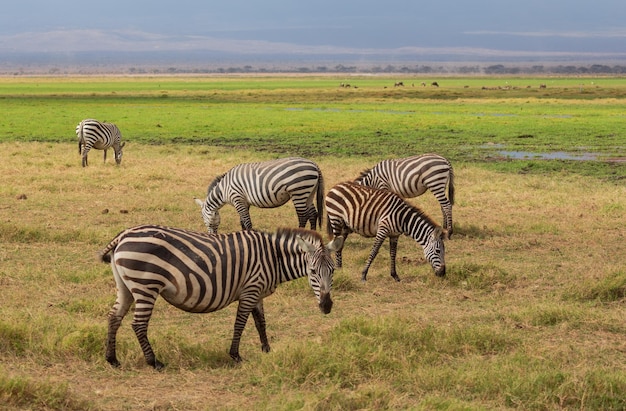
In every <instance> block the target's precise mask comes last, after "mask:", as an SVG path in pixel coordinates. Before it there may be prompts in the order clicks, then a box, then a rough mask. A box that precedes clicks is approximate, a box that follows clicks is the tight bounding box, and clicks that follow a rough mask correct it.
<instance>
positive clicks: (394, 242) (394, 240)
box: [389, 236, 400, 281]
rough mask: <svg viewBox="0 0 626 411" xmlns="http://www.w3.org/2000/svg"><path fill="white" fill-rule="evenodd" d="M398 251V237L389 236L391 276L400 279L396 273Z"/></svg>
mask: <svg viewBox="0 0 626 411" xmlns="http://www.w3.org/2000/svg"><path fill="white" fill-rule="evenodd" d="M397 253H398V237H396V236H393V237H389V260H390V261H389V263H390V264H391V276H392V277H393V279H394V280H396V281H400V277H398V274H397V273H396V255H397Z"/></svg>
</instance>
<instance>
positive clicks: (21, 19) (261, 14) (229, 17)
mask: <svg viewBox="0 0 626 411" xmlns="http://www.w3.org/2000/svg"><path fill="white" fill-rule="evenodd" d="M624 16H626V1H624V0H596V1H593V2H592V1H589V0H584V1H583V0H543V1H540V0H525V1H510V0H472V1H468V0H436V1H420V0H407V1H399V0H387V1H384V2H383V1H380V0H377V1H372V0H360V1H356V0H347V1H341V0H335V1H330V0H318V1H316V2H304V1H297V0H294V1H286V0H265V1H263V2H255V1H254V0H247V1H242V0H228V1H221V2H214V1H198V0H196V1H189V0H178V1H175V2H172V1H162V0H151V1H144V0H138V1H134V0H126V1H119V0H109V1H97V2H94V1H86V0H82V1H78V0H63V1H61V2H53V1H50V0H19V1H10V2H5V4H3V7H2V10H1V11H0V51H2V52H5V51H55V52H73V51H84V50H109V51H150V50H177V51H184V50H217V51H227V50H230V51H233V52H237V53H260V54H263V53H294V54H298V53H308V54H316V53H318V54H324V53H325V54H333V53H337V54H340V53H356V54H367V53H396V54H398V53H399V54H401V53H418V54H419V53H420V52H431V53H437V52H441V53H452V54H454V53H464V54H469V55H472V54H476V55H502V56H534V55H542V54H551V55H554V54H556V55H560V54H562V55H568V56H572V57H575V56H576V55H580V56H594V55H598V56H609V57H611V56H613V57H620V58H625V57H626V18H625V17H624Z"/></svg>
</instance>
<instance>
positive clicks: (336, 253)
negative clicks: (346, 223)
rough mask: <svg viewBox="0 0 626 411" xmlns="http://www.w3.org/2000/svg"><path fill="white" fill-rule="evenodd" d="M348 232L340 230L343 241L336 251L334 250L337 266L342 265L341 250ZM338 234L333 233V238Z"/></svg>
mask: <svg viewBox="0 0 626 411" xmlns="http://www.w3.org/2000/svg"><path fill="white" fill-rule="evenodd" d="M348 234H349V233H347V232H342V233H341V235H342V236H343V243H342V244H341V247H339V249H338V250H337V251H335V266H336V267H337V268H341V267H342V266H343V255H342V251H343V246H344V245H345V244H346V240H347V239H348ZM338 235H339V234H335V235H333V240H334V239H335V238H336V237H337V236H338Z"/></svg>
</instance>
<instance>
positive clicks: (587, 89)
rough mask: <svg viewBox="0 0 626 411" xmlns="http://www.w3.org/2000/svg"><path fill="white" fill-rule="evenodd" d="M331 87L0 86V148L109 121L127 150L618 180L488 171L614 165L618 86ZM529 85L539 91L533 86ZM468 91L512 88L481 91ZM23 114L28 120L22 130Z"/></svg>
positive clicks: (590, 171) (329, 81) (59, 137)
mask: <svg viewBox="0 0 626 411" xmlns="http://www.w3.org/2000/svg"><path fill="white" fill-rule="evenodd" d="M340 81H341V79H339V78H328V77H318V78H316V77H293V78H277V77H259V78H245V77H244V78H239V77H235V78H219V77H218V78H194V77H190V78H176V77H170V78H168V77H164V78H163V77H161V78H159V77H157V78H151V77H146V78H144V77H140V78H121V79H110V78H78V79H76V78H67V79H66V78H60V79H59V78H36V79H30V80H21V81H17V80H15V79H0V108H1V109H2V111H3V113H4V117H3V120H2V121H0V140H1V141H52V142H60V141H73V140H75V135H74V127H75V125H76V124H77V123H78V122H79V121H80V120H81V119H83V118H87V117H94V118H98V119H101V120H107V121H112V122H115V123H116V124H118V126H119V127H120V129H121V130H122V133H123V135H124V137H125V139H127V140H128V141H129V142H131V143H133V142H142V143H150V144H155V143H156V144H163V143H169V142H176V143H192V144H208V145H214V146H224V147H230V148H247V147H253V146H254V147H257V148H262V149H263V150H267V151H268V152H272V153H284V154H293V153H299V154H303V155H311V156H315V155H340V156H355V155H356V156H360V155H363V154H366V155H372V156H385V157H389V156H399V155H401V154H402V153H405V152H430V151H435V152H439V153H444V154H445V155H446V156H447V157H449V158H450V159H451V160H454V161H473V162H474V161H478V162H483V163H486V164H489V166H490V167H492V168H497V169H503V170H505V171H516V172H542V173H545V172H551V171H555V169H556V170H567V171H576V170H578V172H580V173H582V174H586V175H599V174H605V175H608V176H610V178H613V179H620V178H624V177H625V175H624V172H623V167H616V166H615V165H614V164H613V163H606V162H602V163H597V162H595V163H593V162H580V161H557V162H551V163H550V164H545V162H544V163H541V162H539V163H533V164H532V165H531V164H528V163H520V162H515V163H514V164H507V162H506V161H495V164H493V163H494V159H495V160H506V159H507V155H506V154H502V153H501V152H505V151H515V152H531V153H545V152H554V151H566V152H569V153H571V154H580V153H594V154H598V155H599V158H600V159H609V158H621V159H623V158H624V156H625V155H626V152H625V149H624V141H626V135H625V134H624V131H623V127H622V125H623V124H622V123H623V119H624V114H623V104H624V103H623V102H624V98H625V97H626V81H625V80H624V79H615V78H614V79H606V78H582V79H578V78H577V79H569V78H567V79H557V78H554V79H551V78H549V79H539V78H537V79H536V78H468V79H464V78H450V79H444V80H442V81H440V83H441V84H442V87H440V88H432V87H427V88H422V87H419V86H418V87H405V88H402V89H398V88H393V87H391V88H390V87H388V86H389V85H390V84H392V82H393V79H389V78H355V79H354V81H353V83H358V84H360V87H359V88H358V89H342V88H339V87H338V86H337V85H338V83H339V82H340ZM418 82H419V79H416V80H415V81H414V83H418ZM406 83H407V84H409V83H408V82H406ZM505 83H506V84H505ZM539 83H546V84H548V88H547V89H539V88H538V87H537V86H538V84H539ZM530 84H532V85H533V86H532V88H530V89H527V88H526V85H530ZM581 84H584V86H582V90H581V86H580V85H581ZM465 85H468V86H469V87H468V88H465V87H464V86H465ZM479 85H487V86H490V87H492V86H496V85H506V86H511V87H515V89H510V90H496V91H485V90H481V88H480V87H479ZM33 112H36V113H37V121H36V122H33V121H28V119H30V117H31V116H32V113H33ZM589 163H592V164H589ZM520 164H521V165H520Z"/></svg>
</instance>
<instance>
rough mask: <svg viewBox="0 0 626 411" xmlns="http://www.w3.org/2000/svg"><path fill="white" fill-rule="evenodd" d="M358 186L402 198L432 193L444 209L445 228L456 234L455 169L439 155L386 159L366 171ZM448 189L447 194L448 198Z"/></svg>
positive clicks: (359, 178) (356, 180) (442, 209)
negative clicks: (453, 212) (365, 186)
mask: <svg viewBox="0 0 626 411" xmlns="http://www.w3.org/2000/svg"><path fill="white" fill-rule="evenodd" d="M354 181H355V182H356V183H358V184H362V185H367V186H370V187H374V188H379V189H385V190H389V191H392V192H394V193H396V194H397V195H399V196H400V197H402V198H412V197H417V196H420V195H422V194H424V193H425V192H426V190H430V191H431V192H432V193H433V195H434V196H435V198H436V199H437V201H438V202H439V204H440V206H441V211H442V213H443V217H444V228H446V229H447V230H448V231H449V234H450V235H451V234H452V229H453V226H452V206H453V205H454V195H455V190H454V170H453V168H452V165H451V164H450V161H448V160H447V159H446V158H444V157H442V156H440V155H438V154H432V153H429V154H423V155H420V156H412V157H405V158H398V159H389V160H383V161H381V162H379V163H378V164H376V165H375V166H374V167H372V168H370V169H367V170H365V171H363V172H362V173H361V174H360V175H359V177H357V178H356V179H355V180H354ZM446 186H447V195H446Z"/></svg>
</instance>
